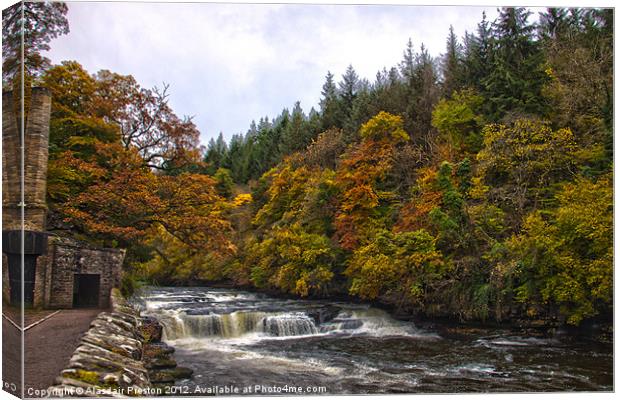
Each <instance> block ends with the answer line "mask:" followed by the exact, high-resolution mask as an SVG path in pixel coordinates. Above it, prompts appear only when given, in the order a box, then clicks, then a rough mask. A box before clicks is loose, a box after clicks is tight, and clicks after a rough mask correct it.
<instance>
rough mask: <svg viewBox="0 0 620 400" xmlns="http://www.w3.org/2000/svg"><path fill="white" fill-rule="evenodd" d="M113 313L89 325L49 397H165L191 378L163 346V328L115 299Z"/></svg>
mask: <svg viewBox="0 0 620 400" xmlns="http://www.w3.org/2000/svg"><path fill="white" fill-rule="evenodd" d="M111 303H112V311H111V312H102V313H101V314H99V315H98V316H97V318H96V319H95V320H94V321H93V322H92V323H91V327H90V329H89V330H88V332H86V334H85V335H84V336H83V337H82V339H81V341H80V345H79V346H78V348H77V349H76V350H75V352H74V353H73V356H72V357H71V360H70V361H69V365H68V366H67V368H65V369H63V370H62V371H61V373H60V376H58V377H57V378H56V381H55V385H54V386H51V387H49V388H48V391H47V392H48V394H49V395H50V396H51V397H125V396H149V397H151V396H154V395H161V394H165V385H173V384H174V383H175V381H176V380H179V379H184V378H189V377H190V376H191V375H192V370H191V369H189V368H181V367H177V364H176V362H175V361H174V359H173V358H172V354H173V352H174V348H172V347H169V346H167V345H166V344H165V343H162V342H161V334H162V327H161V325H160V324H159V322H157V320H155V319H153V318H142V317H141V316H140V312H139V311H138V310H137V309H136V308H135V307H133V306H131V305H129V304H128V303H127V302H126V301H125V300H123V299H122V297H121V296H120V293H119V291H118V290H117V289H115V290H113V291H112V295H111Z"/></svg>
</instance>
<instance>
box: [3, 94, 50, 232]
mask: <svg viewBox="0 0 620 400" xmlns="http://www.w3.org/2000/svg"><path fill="white" fill-rule="evenodd" d="M51 101H52V99H51V96H50V93H49V91H48V90H47V89H45V88H40V87H35V88H32V97H31V101H30V110H28V112H27V114H28V119H27V121H26V126H25V130H24V142H25V146H24V156H25V157H24V182H23V190H24V203H25V208H24V214H25V218H24V229H26V230H31V231H39V232H41V231H45V216H46V212H47V205H46V202H45V201H46V190H47V161H48V142H49V122H50V109H51V104H52V103H51ZM14 107H15V99H14V95H13V92H12V91H8V92H3V93H2V148H3V151H2V210H3V213H2V229H3V230H20V229H21V201H22V198H21V191H22V185H21V181H22V179H21V178H22V176H21V175H22V170H21V161H22V159H21V147H22V146H21V135H20V124H21V122H20V119H19V117H18V116H19V114H18V113H19V110H15V109H14ZM16 111H17V113H16Z"/></svg>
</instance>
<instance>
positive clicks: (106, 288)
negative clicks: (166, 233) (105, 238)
mask: <svg viewBox="0 0 620 400" xmlns="http://www.w3.org/2000/svg"><path fill="white" fill-rule="evenodd" d="M124 258H125V250H119V249H106V248H97V247H92V246H89V245H87V244H85V243H82V242H78V241H75V240H71V239H66V238H58V237H55V238H50V240H49V246H48V252H47V254H46V255H43V256H41V257H39V259H38V260H37V277H36V281H35V305H42V306H44V307H46V308H71V307H73V285H74V276H75V274H99V275H100V281H99V305H98V306H99V308H108V307H109V306H110V302H109V293H110V291H111V290H112V288H114V287H118V286H119V284H120V279H121V271H122V265H123V260H124ZM37 301H38V303H37Z"/></svg>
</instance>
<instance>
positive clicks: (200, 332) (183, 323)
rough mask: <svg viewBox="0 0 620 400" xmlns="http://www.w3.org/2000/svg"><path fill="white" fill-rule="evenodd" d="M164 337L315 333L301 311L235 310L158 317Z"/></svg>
mask: <svg viewBox="0 0 620 400" xmlns="http://www.w3.org/2000/svg"><path fill="white" fill-rule="evenodd" d="M161 322H162V325H164V335H165V339H168V340H174V339H180V338H184V337H193V338H203V337H223V338H234V337H240V336H243V335H245V334H248V333H252V332H254V333H262V334H265V335H268V336H276V337H282V336H301V335H313V334H316V333H318V331H319V330H318V329H317V327H316V326H315V324H314V320H313V319H312V318H310V317H309V316H307V315H305V314H303V313H282V314H266V313H263V312H234V313H230V314H207V315H188V314H185V313H179V314H175V315H169V316H166V317H165V318H161Z"/></svg>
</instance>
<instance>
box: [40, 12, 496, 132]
mask: <svg viewBox="0 0 620 400" xmlns="http://www.w3.org/2000/svg"><path fill="white" fill-rule="evenodd" d="M68 5H69V13H68V19H69V25H70V29H71V32H70V33H69V34H68V35H66V36H62V37H60V38H58V39H55V40H54V41H52V43H51V47H52V50H51V51H50V53H49V54H48V56H49V57H50V58H51V59H52V62H53V63H60V62H61V61H63V60H76V61H78V62H80V63H81V64H82V65H83V66H84V67H85V68H86V69H87V70H88V71H89V72H91V73H94V72H96V71H98V70H100V69H109V70H111V71H114V72H117V73H121V74H131V75H133V76H134V77H135V78H136V79H137V81H138V82H139V83H140V84H141V85H142V86H144V87H152V86H153V85H159V86H161V84H162V82H166V83H169V84H170V94H171V96H170V104H171V106H172V107H173V109H174V110H175V112H176V113H177V114H178V115H180V116H182V115H192V116H194V121H195V123H196V125H197V126H198V129H199V130H200V132H201V135H202V136H201V138H202V142H203V144H206V143H207V142H208V140H209V138H211V137H214V136H217V135H218V133H219V132H220V131H221V132H223V133H224V135H225V137H226V138H227V139H229V138H230V137H231V136H232V134H234V133H240V132H242V133H245V132H246V131H247V129H248V127H249V125H250V122H251V121H252V120H253V119H254V120H258V119H259V118H261V117H262V116H269V118H273V117H275V116H277V115H278V114H279V113H280V112H281V110H282V108H283V107H288V108H289V109H291V108H292V106H293V104H294V103H295V101H298V100H299V101H300V102H301V106H302V108H303V109H304V111H306V112H308V111H309V110H310V108H311V107H313V106H314V107H315V108H317V109H318V101H319V97H320V92H321V86H322V85H323V83H324V81H325V74H326V73H327V71H328V70H329V71H331V72H332V73H334V74H335V75H336V77H337V79H338V80H340V77H341V75H342V74H343V73H344V71H345V69H346V67H347V65H349V64H352V65H353V66H354V68H355V69H356V71H357V72H358V74H359V75H360V76H361V77H365V78H368V79H369V80H370V81H371V82H372V81H374V78H375V75H376V73H377V71H378V70H380V69H382V68H384V67H387V68H390V67H392V66H394V65H396V64H397V63H398V62H399V61H400V60H401V59H402V54H403V50H404V49H405V45H406V43H407V40H408V39H409V38H411V39H412V41H413V43H414V46H415V47H416V48H419V46H420V44H421V43H422V42H423V43H424V44H425V46H426V47H427V48H428V49H429V51H430V53H431V54H432V55H433V56H438V55H439V54H441V53H442V52H443V51H444V49H445V41H446V36H447V35H448V29H449V26H450V25H451V24H452V25H453V26H454V29H455V32H456V33H457V35H458V36H459V37H462V36H463V34H464V32H465V31H466V30H467V31H473V30H474V29H475V28H476V24H477V23H478V22H479V21H480V19H481V16H482V11H483V10H486V11H487V15H488V16H489V19H491V20H493V19H494V18H495V16H496V10H495V8H494V7H488V8H481V7H465V6H460V7H448V6H441V7H424V6H385V5H381V6H371V5H358V6H354V5H296V4H285V5H283V4H279V5H261V4H245V5H242V4H200V3H175V4H170V3H95V2H93V3H78V2H68Z"/></svg>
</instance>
